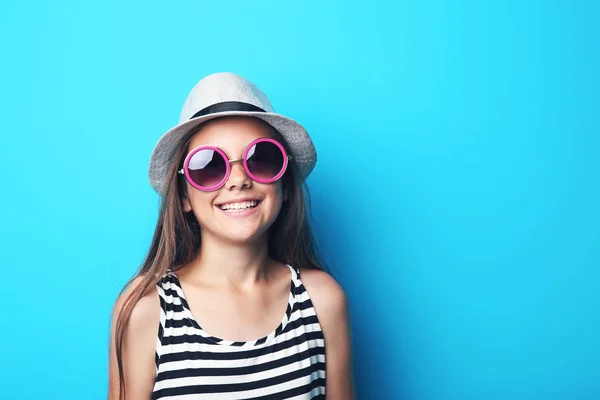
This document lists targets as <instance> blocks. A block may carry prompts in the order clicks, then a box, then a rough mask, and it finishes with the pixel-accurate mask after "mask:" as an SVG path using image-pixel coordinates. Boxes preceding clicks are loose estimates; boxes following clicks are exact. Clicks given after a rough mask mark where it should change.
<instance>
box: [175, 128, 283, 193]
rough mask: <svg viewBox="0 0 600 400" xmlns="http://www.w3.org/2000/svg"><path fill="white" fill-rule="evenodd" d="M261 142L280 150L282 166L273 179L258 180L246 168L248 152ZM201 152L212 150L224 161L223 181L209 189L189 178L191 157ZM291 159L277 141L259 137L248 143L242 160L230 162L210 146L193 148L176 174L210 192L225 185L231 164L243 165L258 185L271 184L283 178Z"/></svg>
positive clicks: (225, 155)
mask: <svg viewBox="0 0 600 400" xmlns="http://www.w3.org/2000/svg"><path fill="white" fill-rule="evenodd" d="M263 142H269V143H273V144H274V145H276V146H277V147H278V148H279V150H281V155H282V156H283V166H282V167H281V171H279V173H278V174H277V175H275V176H274V177H273V178H270V179H260V178H258V177H257V176H255V175H254V174H253V173H252V172H250V169H249V168H248V158H247V156H248V152H250V149H252V147H254V146H255V145H257V144H258V143H263ZM201 150H213V151H215V152H217V153H219V154H220V155H221V157H223V160H225V168H226V170H225V175H224V176H223V179H221V181H219V183H218V184H216V185H214V186H210V187H204V186H200V185H198V184H196V182H194V180H193V179H192V177H191V176H190V172H189V164H190V161H191V160H192V157H194V155H195V154H196V153H198V152H199V151H201ZM291 159H292V156H291V155H289V154H288V153H287V151H285V148H284V147H283V145H282V144H281V143H279V142H278V141H277V140H275V139H272V138H269V137H261V138H258V139H255V140H253V141H252V142H250V143H249V144H248V145H247V146H246V148H245V149H244V152H243V153H242V158H240V159H238V160H230V159H229V157H227V154H225V152H224V151H223V150H221V149H220V148H218V147H215V146H210V145H200V146H197V147H195V148H193V149H192V150H191V151H190V152H189V153H188V155H187V156H186V157H185V161H184V162H183V168H181V169H180V170H179V171H177V173H178V174H180V175H185V178H186V180H187V181H188V182H189V184H190V185H192V186H193V187H194V188H196V189H198V190H200V191H202V192H212V191H215V190H217V189H220V188H221V187H223V185H225V183H227V181H228V180H229V176H230V175H231V164H233V163H236V162H241V163H242V165H243V168H244V172H245V173H246V175H248V176H249V177H250V179H252V180H253V181H255V182H258V183H273V182H276V181H278V180H279V178H281V177H282V176H283V174H284V173H285V171H286V170H287V166H288V161H289V160H291Z"/></svg>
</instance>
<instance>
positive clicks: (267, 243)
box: [108, 73, 354, 400]
mask: <svg viewBox="0 0 600 400" xmlns="http://www.w3.org/2000/svg"><path fill="white" fill-rule="evenodd" d="M315 163H316V152H315V149H314V146H313V144H312V141H311V139H310V137H309V136H308V134H307V133H306V131H305V130H304V128H303V127H302V126H301V125H300V124H298V123H297V122H295V121H293V120H292V119H289V118H287V117H284V116H283V115H280V114H276V113H274V112H273V109H272V107H271V105H270V103H269V101H268V99H267V98H266V97H265V95H264V94H263V93H262V92H261V91H260V90H259V89H258V88H257V87H256V86H254V85H253V84H252V83H250V82H249V81H247V80H245V79H244V78H242V77H240V76H238V75H235V74H230V73H219V74H214V75H210V76H208V77H206V78H204V79H203V80H201V81H200V82H199V83H198V84H197V85H196V86H195V87H194V88H193V90H192V91H191V93H190V94H189V96H188V98H187V100H186V102H185V104H184V106H183V110H182V113H181V117H180V123H179V125H177V126H176V127H175V128H173V129H171V130H169V131H168V132H167V133H165V134H164V135H163V136H162V137H161V139H160V140H159V141H158V143H157V144H156V147H155V149H154V151H153V154H152V157H151V160H150V174H149V175H150V183H151V185H152V187H153V188H154V190H155V191H157V192H158V193H159V194H160V195H161V197H162V203H161V209H160V213H159V217H158V222H157V225H156V229H155V232H154V237H153V239H152V243H151V246H150V250H149V251H148V255H147V257H146V259H145V260H144V263H143V264H142V266H141V268H140V270H139V272H138V273H137V274H136V276H135V277H134V278H132V279H131V281H129V282H128V284H127V285H126V286H125V288H124V289H123V291H122V293H121V295H120V296H119V298H118V299H117V302H116V304H115V307H114V310H113V323H112V329H111V344H110V360H109V396H108V397H109V399H114V400H116V399H124V398H126V399H127V400H136V399H149V398H152V399H298V400H300V399H302V400H304V399H323V398H325V396H327V399H330V400H349V399H353V398H354V389H353V379H352V374H351V371H352V365H351V350H350V331H349V323H348V319H349V317H348V310H347V303H346V298H345V295H344V292H343V290H342V289H341V288H340V286H339V285H338V284H337V283H336V281H335V280H334V279H333V278H332V277H331V276H330V275H328V274H327V273H325V272H324V271H323V270H322V267H321V265H322V264H321V262H320V261H319V259H318V257H317V255H316V252H315V248H314V242H313V237H312V233H311V231H310V227H309V224H308V220H307V207H306V205H305V198H304V193H305V191H304V186H303V185H304V180H305V179H306V177H307V176H308V175H309V174H310V172H311V171H312V169H313V167H314V165H315Z"/></svg>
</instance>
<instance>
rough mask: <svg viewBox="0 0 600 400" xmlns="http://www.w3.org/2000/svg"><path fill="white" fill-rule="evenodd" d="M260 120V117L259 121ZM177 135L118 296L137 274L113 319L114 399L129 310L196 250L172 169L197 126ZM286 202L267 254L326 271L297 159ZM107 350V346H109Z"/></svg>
mask: <svg viewBox="0 0 600 400" xmlns="http://www.w3.org/2000/svg"><path fill="white" fill-rule="evenodd" d="M260 121H261V122H262V120H260ZM264 124H265V126H267V127H268V128H269V130H270V131H271V134H272V135H273V137H274V138H275V139H277V140H278V141H280V142H281V143H282V145H283V146H284V147H285V149H286V151H288V153H290V151H289V146H288V144H287V143H286V141H285V139H284V138H283V137H282V136H281V134H280V133H279V132H277V130H275V129H274V128H272V127H271V125H268V124H267V123H264ZM202 126H203V125H201V126H200V127H198V128H197V129H195V130H193V131H192V132H190V133H189V134H188V135H186V136H185V137H183V138H182V139H181V141H180V142H179V143H178V145H177V151H176V153H175V156H174V158H173V163H172V165H171V167H170V168H169V170H168V172H167V176H166V179H165V186H164V187H165V189H164V193H163V196H162V199H161V206H160V212H159V214H158V221H157V223H156V227H155V229H154V236H153V237H152V242H151V244H150V249H149V250H148V253H147V255H146V257H145V259H144V261H143V262H142V265H141V266H140V267H139V269H138V270H137V271H136V273H135V274H134V276H133V277H132V278H131V279H130V280H129V281H128V282H127V283H126V284H125V286H124V287H123V289H122V290H121V292H120V294H119V296H121V295H122V294H123V293H124V292H125V290H126V289H127V287H129V285H130V284H131V283H132V282H133V281H134V280H135V279H137V278H139V280H138V281H139V283H138V284H137V285H136V287H135V288H134V289H133V290H132V291H131V292H130V293H129V295H128V296H127V298H126V299H125V300H124V302H123V306H122V308H121V310H120V312H119V315H118V316H117V319H116V325H115V350H116V358H117V365H118V372H119V399H121V398H122V399H125V378H124V375H123V360H122V351H123V336H124V332H125V328H126V326H127V323H128V321H129V318H130V316H131V312H132V310H133V308H134V307H135V305H136V304H137V303H138V301H140V299H141V298H142V297H143V296H144V295H145V294H146V293H148V292H149V291H150V290H151V289H152V287H153V286H154V285H155V284H156V283H158V281H159V280H160V279H161V278H162V277H163V275H164V274H165V273H166V272H167V270H168V269H173V270H178V269H180V268H181V267H183V266H185V265H186V264H188V263H190V262H191V261H192V260H193V259H194V258H195V257H196V255H197V253H198V251H199V249H200V243H201V237H200V226H199V224H198V221H197V220H196V218H195V217H194V214H193V213H192V212H185V211H184V210H183V205H182V199H183V198H184V197H185V196H186V190H187V189H186V188H187V186H186V182H185V177H184V176H183V175H180V174H178V173H177V171H178V169H179V168H180V166H181V165H183V160H184V159H185V156H186V154H187V150H188V146H189V144H190V142H191V140H192V138H193V136H194V134H195V133H196V132H198V131H199V130H200V129H201V127H202ZM282 184H283V190H284V191H286V192H287V200H286V201H284V202H283V205H282V207H281V211H280V213H279V216H278V217H277V219H276V220H275V222H274V223H273V224H272V225H271V227H270V228H269V243H268V248H269V256H270V257H271V258H273V259H275V260H277V261H279V262H282V263H286V264H290V265H293V266H295V267H298V268H300V267H302V268H313V269H320V270H326V268H325V265H324V263H323V262H322V260H321V257H320V256H319V254H318V252H317V248H316V243H315V240H314V236H313V233H312V230H311V227H310V195H309V193H308V188H307V186H306V184H305V182H304V180H303V179H302V177H301V176H300V172H299V168H298V165H297V163H296V162H295V161H294V159H293V158H292V159H291V160H290V162H289V164H288V168H287V170H286V172H285V174H284V176H283V177H282ZM111 351H112V350H111Z"/></svg>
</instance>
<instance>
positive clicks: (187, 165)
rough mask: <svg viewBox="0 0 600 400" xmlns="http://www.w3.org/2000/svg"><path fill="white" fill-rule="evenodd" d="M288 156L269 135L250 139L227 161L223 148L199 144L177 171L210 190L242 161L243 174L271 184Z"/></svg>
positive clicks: (279, 144)
mask: <svg viewBox="0 0 600 400" xmlns="http://www.w3.org/2000/svg"><path fill="white" fill-rule="evenodd" d="M291 159H292V156H291V155H288V154H287V152H286V151H285V149H284V148H283V146H282V145H281V143H279V142H278V141H276V140H274V139H271V138H259V139H256V140H253V141H252V142H251V143H250V144H249V145H248V146H247V147H246V149H245V150H244V154H243V156H242V158H241V159H239V160H230V159H229V158H228V157H227V155H226V154H225V153H224V152H223V150H221V149H219V148H218V147H214V146H198V147H196V148H194V149H193V150H192V151H190V153H189V154H188V155H187V156H186V157H185V161H184V162H183V168H182V169H180V170H179V171H178V173H179V174H181V175H185V177H186V179H187V181H188V182H189V183H190V185H192V186H193V187H195V188H196V189H198V190H202V191H204V192H209V191H213V190H217V189H219V188H220V187H222V186H223V185H224V184H225V183H226V182H227V180H228V179H229V175H230V174H231V164H232V163H234V162H241V163H242V165H243V166H244V171H246V174H247V175H248V176H249V177H250V178H251V179H252V180H254V181H256V182H259V183H272V182H275V181H277V180H278V179H279V178H281V177H282V176H283V174H284V173H285V170H286V169H287V165H288V160H291Z"/></svg>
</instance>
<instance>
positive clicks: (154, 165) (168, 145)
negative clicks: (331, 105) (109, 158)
mask: <svg viewBox="0 0 600 400" xmlns="http://www.w3.org/2000/svg"><path fill="white" fill-rule="evenodd" d="M229 116H248V117H255V118H258V119H261V120H263V121H265V122H266V123H268V124H269V125H271V126H272V127H273V128H275V129H276V130H277V131H278V132H279V133H280V134H281V135H282V136H283V138H284V139H285V141H286V142H287V144H288V146H289V149H290V152H291V153H292V157H293V159H294V160H295V162H296V164H297V165H298V167H299V169H300V175H301V176H302V179H306V178H307V177H308V176H309V175H310V173H311V172H312V170H313V169H314V167H315V164H316V163H317V152H316V150H315V146H314V144H313V142H312V140H311V138H310V136H309V135H308V133H307V132H306V130H305V129H304V127H303V126H302V125H300V124H299V123H298V122H296V121H294V120H293V119H291V118H288V117H286V116H284V115H281V114H277V113H269V112H254V111H224V112H220V113H214V114H209V115H204V116H201V117H198V118H193V119H190V120H189V121H185V122H182V123H180V124H178V125H177V126H175V127H173V128H171V129H169V130H168V131H167V132H165V133H164V134H163V135H162V136H161V138H160V139H159V140H158V142H157V143H156V146H154V150H153V151H152V156H151V157H150V165H149V168H148V177H149V179H150V185H151V186H152V188H153V189H154V190H155V191H156V192H157V193H158V194H159V195H162V194H163V193H164V189H165V179H166V176H167V172H168V170H169V167H170V166H171V164H172V163H173V157H174V155H175V152H176V150H177V145H178V144H179V143H180V141H181V139H182V138H183V137H184V136H185V135H187V134H188V133H189V132H190V131H192V130H194V129H195V128H197V127H198V126H199V125H200V124H202V123H203V122H206V121H209V120H211V119H215V118H220V117H229Z"/></svg>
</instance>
